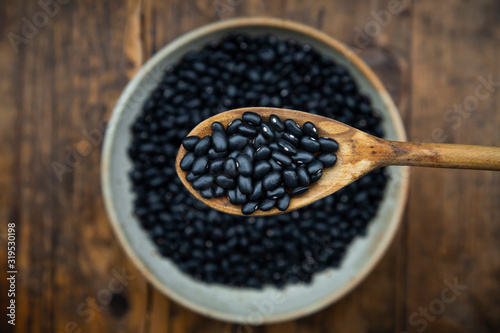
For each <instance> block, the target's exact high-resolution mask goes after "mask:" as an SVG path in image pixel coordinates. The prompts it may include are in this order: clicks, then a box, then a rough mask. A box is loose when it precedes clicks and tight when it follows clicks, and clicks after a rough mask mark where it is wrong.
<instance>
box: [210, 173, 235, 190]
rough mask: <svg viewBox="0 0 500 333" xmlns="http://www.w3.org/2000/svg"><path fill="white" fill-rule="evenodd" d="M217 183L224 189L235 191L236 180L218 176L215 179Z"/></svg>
mask: <svg viewBox="0 0 500 333" xmlns="http://www.w3.org/2000/svg"><path fill="white" fill-rule="evenodd" d="M215 182H216V183H217V185H219V186H220V187H222V188H223V189H233V188H235V187H236V180H234V179H233V178H229V177H227V176H225V175H218V176H217V177H216V178H215Z"/></svg>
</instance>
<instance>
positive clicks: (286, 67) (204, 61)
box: [129, 34, 387, 288]
mask: <svg viewBox="0 0 500 333" xmlns="http://www.w3.org/2000/svg"><path fill="white" fill-rule="evenodd" d="M251 106H264V107H281V108H287V109H292V110H301V111H305V112H311V113H314V114H319V115H323V116H326V117H331V118H334V119H336V120H339V121H341V122H343V123H346V124H348V125H351V126H353V127H355V128H358V129H360V130H363V131H365V132H368V133H370V134H373V135H376V136H379V137H383V131H382V127H381V126H380V120H381V118H380V116H379V114H378V113H377V111H376V110H374V109H373V107H372V106H371V103H370V99H369V98H368V97H367V96H365V95H363V94H362V93H360V92H359V90H358V86H357V84H356V82H355V81H354V80H353V77H352V76H351V74H350V73H349V72H348V71H347V70H346V69H345V68H344V67H343V66H341V65H338V64H336V63H335V62H334V61H333V60H331V59H330V58H328V57H325V56H322V55H321V54H319V53H318V52H316V51H315V50H314V49H313V48H312V47H311V46H310V45H307V44H300V43H298V42H297V41H295V40H292V39H290V40H278V39H277V38H276V37H274V36H270V35H260V36H255V37H251V36H246V35H239V34H235V35H229V36H227V37H225V38H223V39H222V40H219V41H215V42H213V43H210V44H208V45H206V46H205V47H203V48H202V49H200V50H199V51H195V52H190V53H188V54H186V55H185V56H184V57H183V58H182V59H181V60H180V61H179V62H178V63H177V64H175V65H174V66H172V67H171V68H170V69H168V70H167V71H166V72H165V76H164V77H163V79H162V80H161V82H159V83H158V87H157V88H156V89H155V90H154V91H153V93H152V94H151V96H150V98H149V99H148V100H147V101H146V102H145V104H144V107H143V111H142V113H141V114H140V115H139V116H138V118H137V119H136V121H135V122H134V123H133V125H132V135H133V139H132V142H131V145H130V148H129V155H130V158H131V160H132V162H133V169H132V170H131V172H130V178H131V181H132V183H133V191H134V192H135V194H136V198H135V201H134V214H135V215H136V217H137V219H138V220H139V221H140V223H141V225H142V226H143V228H144V229H145V230H146V231H147V232H148V233H149V235H150V237H151V239H152V241H153V242H154V243H155V244H156V245H157V247H158V251H159V252H160V253H161V254H162V255H164V256H165V257H168V258H170V260H172V261H173V262H175V263H176V264H177V266H178V268H179V269H180V270H182V271H183V272H185V273H186V274H188V275H190V276H192V277H193V278H194V279H197V280H200V281H204V282H206V283H219V284H224V285H230V286H237V287H249V288H260V287H262V286H263V285H274V286H277V287H283V286H284V285H287V284H291V283H298V282H301V283H308V282H310V281H311V279H312V277H313V275H314V274H315V273H317V272H320V271H322V270H325V269H327V268H331V267H338V266H339V265H340V263H341V260H342V258H343V256H344V254H345V251H346V249H347V247H348V245H349V243H350V242H351V241H352V240H353V239H354V238H355V237H356V236H357V235H364V234H365V233H366V230H367V226H368V224H369V222H370V220H372V218H373V217H374V216H375V214H376V212H377V209H378V206H379V203H380V201H381V199H382V197H383V195H384V189H385V186H386V182H387V178H386V176H385V173H384V171H383V170H382V169H379V170H377V171H374V172H372V173H370V174H368V175H366V176H365V177H363V178H361V179H359V180H358V181H356V182H354V183H352V184H351V185H349V186H348V187H345V188H344V189H342V190H340V191H338V192H336V193H334V194H332V195H331V196H328V197H326V198H324V199H322V200H319V201H317V202H315V203H313V204H312V205H310V206H307V207H305V208H302V209H300V210H297V211H294V212H291V213H285V214H281V215H276V216H270V217H253V216H250V217H239V216H233V215H228V214H223V213H220V212H218V211H215V210H212V209H210V208H208V207H207V206H206V205H204V204H203V203H201V202H200V201H199V200H197V199H195V198H193V196H192V195H191V194H190V193H189V192H188V190H187V189H186V188H184V186H183V185H182V183H181V181H180V179H179V178H178V177H177V175H176V171H175V158H176V155H177V150H178V149H179V147H180V145H181V144H182V140H183V138H184V137H186V136H187V135H188V133H189V132H190V131H191V130H192V129H193V128H194V127H195V126H196V125H198V124H199V123H200V122H201V121H203V120H204V119H206V118H209V117H210V116H212V115H215V114H217V113H220V112H223V111H227V110H230V109H235V108H241V107H251Z"/></svg>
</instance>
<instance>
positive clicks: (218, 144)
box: [212, 124, 228, 153]
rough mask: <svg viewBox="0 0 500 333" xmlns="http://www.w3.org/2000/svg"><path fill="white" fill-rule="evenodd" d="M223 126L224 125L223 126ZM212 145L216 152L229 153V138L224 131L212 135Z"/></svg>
mask: <svg viewBox="0 0 500 333" xmlns="http://www.w3.org/2000/svg"><path fill="white" fill-rule="evenodd" d="M221 126H222V124H221ZM212 144H213V146H214V149H215V151H216V152H219V153H222V152H226V151H227V145H228V142H227V136H226V132H224V131H220V130H218V131H215V132H213V133H212Z"/></svg>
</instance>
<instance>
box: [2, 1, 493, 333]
mask: <svg viewBox="0 0 500 333" xmlns="http://www.w3.org/2000/svg"><path fill="white" fill-rule="evenodd" d="M59 1H60V2H61V3H62V2H66V3H67V4H64V5H60V6H59V9H58V12H57V13H55V14H54V15H53V17H50V18H48V20H47V22H45V23H46V24H45V25H44V24H43V23H44V22H43V20H41V21H38V23H39V25H41V27H39V28H37V29H38V31H37V32H36V33H34V35H33V31H31V32H30V31H25V33H31V35H30V38H27V40H26V44H25V45H20V46H19V50H18V52H17V53H16V52H14V48H13V46H12V44H11V42H10V41H9V37H8V36H9V35H8V34H9V33H11V32H12V33H15V34H17V35H20V36H21V35H22V33H23V32H22V26H23V24H24V23H23V17H25V18H26V19H27V20H28V21H30V22H33V15H35V17H36V18H38V19H40V17H37V16H36V15H37V13H38V12H39V11H40V10H41V7H40V5H39V4H37V1H34V0H33V1H29V0H2V1H1V2H0V32H1V34H0V136H1V140H0V184H1V188H0V202H1V206H0V219H1V221H2V229H1V233H2V234H1V247H0V255H1V258H2V259H1V261H2V273H1V274H0V287H1V290H0V293H1V295H0V300H1V308H2V311H5V310H4V309H5V306H6V304H7V303H6V302H7V296H6V293H7V280H6V276H5V274H6V273H5V271H6V270H5V269H4V268H5V260H6V255H7V254H6V232H7V229H6V224H7V223H8V222H15V223H16V230H17V270H18V275H17V295H16V301H17V321H16V326H15V329H13V327H12V326H10V325H7V323H6V321H7V319H6V317H5V315H4V314H3V312H2V316H1V317H0V322H1V324H0V328H1V331H2V332H10V331H15V332H202V331H203V332H237V331H238V327H237V326H235V325H231V324H227V323H224V322H220V321H216V320H211V319H208V318H205V317H202V316H199V315H197V314H195V313H193V312H192V311H190V310H187V309H185V308H183V307H182V306H179V305H178V304H176V303H174V302H171V301H170V300H169V299H168V298H166V297H165V296H163V295H162V294H160V293H159V292H158V291H156V290H155V289H154V288H153V287H152V286H151V285H150V284H148V283H147V281H146V280H145V279H144V277H143V276H141V274H140V272H139V271H138V270H137V269H136V268H135V267H134V266H133V265H132V264H131V262H130V261H129V260H128V259H127V257H126V256H125V254H124V252H123V250H122V248H121V247H120V245H119V244H118V243H117V240H116V238H115V237H114V235H113V233H112V231H111V229H110V226H109V224H108V221H107V217H106V213H105V211H104V206H103V201H102V196H101V190H100V180H99V161H100V150H101V142H100V140H99V139H98V137H97V140H94V142H90V141H89V140H88V139H87V137H86V136H85V133H86V132H85V131H88V132H91V131H93V130H94V132H92V133H97V132H96V131H99V123H100V121H101V120H103V119H108V118H109V116H110V113H111V110H112V107H113V104H114V103H115V101H116V100H117V98H118V96H119V95H120V93H121V91H122V89H123V88H124V86H125V85H126V83H127V81H128V80H129V79H130V78H131V77H132V76H133V75H134V73H135V72H136V71H137V69H138V68H139V67H140V66H141V64H142V63H144V62H145V61H146V60H147V59H149V58H150V57H151V56H152V55H153V54H154V53H155V52H156V51H157V50H159V49H160V48H161V47H163V46H164V45H165V44H167V43H168V42H170V41H171V40H172V39H174V38H176V37H177V36H179V35H181V34H183V33H185V32H187V31H190V30H191V29H193V28H196V27H199V26H201V25H203V24H206V23H209V22H214V21H217V20H220V19H223V18H229V17H236V16H249V15H268V16H275V17H281V18H287V19H292V20H295V21H298V22H302V23H306V24H309V25H311V26H314V27H316V28H318V29H320V30H322V31H324V32H326V33H328V34H329V35H331V36H333V37H335V38H337V39H339V40H341V41H343V42H344V43H346V44H348V45H350V46H352V47H353V48H354V50H355V51H356V52H358V53H359V54H360V55H361V56H362V57H363V58H364V59H365V60H366V61H367V62H368V63H369V65H370V66H371V67H372V68H374V69H375V70H376V71H377V73H379V75H380V76H381V79H382V81H383V82H384V84H385V85H386V86H387V87H388V88H389V90H390V91H391V94H392V95H393V97H394V99H395V101H396V103H397V105H398V107H399V110H400V112H401V115H402V117H403V119H404V122H405V126H406V128H407V130H408V134H409V138H410V139H412V140H416V141H439V142H450V143H453V142H456V143H463V144H483V145H500V112H499V111H498V110H499V109H500V91H499V90H500V89H499V88H500V84H497V86H496V87H489V88H490V89H491V91H488V90H485V88H480V90H479V91H480V93H482V94H485V93H486V92H487V93H489V96H487V97H485V98H484V99H483V100H481V101H480V103H479V105H477V107H476V108H475V109H474V110H473V111H472V112H466V113H462V114H460V113H454V111H447V110H448V109H450V108H453V107H454V105H457V107H460V105H461V104H463V103H464V102H471V101H473V100H474V99H473V97H470V96H475V94H476V89H477V87H478V86H479V85H481V81H480V79H478V78H479V77H483V78H485V79H488V77H489V76H490V75H491V76H492V79H493V81H495V82H500V61H499V59H500V19H499V18H500V3H499V2H498V1H495V0H477V1H472V0H471V1H458V0H457V1H432V0H421V1H418V0H415V1H406V2H404V4H403V5H404V10H403V11H402V12H401V13H399V14H394V15H390V21H389V22H386V21H387V19H386V21H383V22H382V21H381V23H377V24H375V23H373V22H376V21H375V18H374V16H373V14H372V11H375V12H378V11H381V10H387V9H388V8H389V3H390V2H391V1H381V0H380V1H379V0H372V1H352V0H344V1H331V0H314V1H313V0H309V1H299V0H294V1H286V0H273V1H271V0H267V1H266V0H207V1H203V0H158V1H156V0H129V1H96V0H94V1H91V0H64V1H63V0H59ZM36 18H35V19H36ZM42 19H43V17H42ZM370 22H372V23H370ZM377 26H378V28H379V29H377ZM356 27H358V28H359V29H362V30H363V29H365V28H368V29H373V30H370V31H372V32H373V35H374V36H373V38H370V44H369V45H364V44H363V45H362V44H360V42H362V40H361V39H359V40H357V39H356V36H357V33H356V29H357V28H356ZM10 36H12V34H10ZM453 117H455V118H453ZM77 149H78V150H79V151H81V152H84V153H85V154H84V155H85V156H83V157H82V158H81V159H80V160H77V161H76V162H75V164H74V167H72V168H70V169H69V170H66V172H65V173H64V174H63V175H62V176H61V179H59V178H58V176H57V174H56V172H54V169H53V165H54V162H56V163H62V164H64V163H65V159H66V158H67V156H68V155H71V153H70V152H71V151H75V150H77ZM113 270H116V271H122V270H125V272H126V274H128V275H132V276H133V279H132V280H131V281H130V282H129V283H128V284H127V286H126V287H125V288H124V289H123V291H121V292H119V293H116V294H114V295H113V296H112V298H111V299H108V301H109V304H107V305H105V306H102V307H99V306H100V303H99V301H96V298H97V297H98V296H103V295H104V296H105V295H108V296H109V294H106V293H102V290H106V288H107V286H108V283H109V281H110V280H111V279H112V278H113V276H114V275H113V273H112V272H113ZM454 279H456V280H457V282H458V283H459V284H461V285H466V286H467V288H466V289H465V290H463V291H462V292H461V294H460V295H459V296H458V297H456V299H455V300H454V301H452V302H450V303H442V304H445V308H444V309H439V304H440V301H439V300H440V299H441V298H442V296H441V293H442V291H443V290H444V289H445V288H446V287H447V284H446V283H445V282H444V281H445V280H448V281H449V282H453V281H454ZM446 295H447V296H449V295H448V294H446ZM105 303H107V301H106V302H105ZM429 306H436V309H437V310H438V311H439V310H442V313H440V314H439V315H436V316H434V315H432V314H431V315H429V317H427V319H423V318H425V316H424V315H420V314H417V315H416V317H412V315H413V314H414V313H415V312H418V311H420V310H419V309H420V308H422V309H424V308H428V307H429ZM82 312H83V313H84V314H83V315H82ZM79 313H80V314H79ZM429 313H430V312H429ZM414 316H415V315H414ZM411 318H413V319H414V320H415V321H416V320H421V321H420V322H419V323H418V324H417V325H415V323H413V324H412V323H411V322H410V321H411ZM422 321H425V322H426V325H425V327H424V324H423V323H422ZM499 330H500V173H494V172H486V171H458V170H438V169H418V170H417V169H414V170H413V171H412V174H411V192H410V198H409V203H408V207H407V210H406V214H405V217H404V221H403V223H402V227H401V228H400V230H399V232H398V234H397V237H396V239H395V241H394V242H393V244H392V246H391V247H390V249H389V251H388V252H387V254H386V255H385V257H384V259H383V260H382V261H381V263H380V264H379V265H378V266H377V267H376V268H375V270H374V271H373V272H372V273H371V275H370V276H369V277H368V278H367V279H366V280H365V281H364V282H363V283H362V284H361V285H360V286H359V287H358V288H357V289H356V290H355V291H354V292H352V293H350V294H349V295H347V296H346V297H345V298H344V299H342V300H341V301H340V302H338V303H337V304H334V305H331V306H329V307H328V308H327V309H325V310H323V311H321V312H319V313H317V314H314V315H311V316H308V317H306V318H302V319H299V320H296V321H291V322H286V323H281V324H276V325H270V326H265V327H255V328H253V332H267V333H278V332H287V333H288V332H297V333H298V332H334V331H335V332H398V333H399V332H401V331H408V332H416V331H420V332H422V331H426V332H479V333H481V332H498V331H499ZM240 331H241V330H240ZM243 332H245V331H243Z"/></svg>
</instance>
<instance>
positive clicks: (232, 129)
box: [226, 119, 243, 136]
mask: <svg viewBox="0 0 500 333" xmlns="http://www.w3.org/2000/svg"><path fill="white" fill-rule="evenodd" d="M242 123H243V120H241V119H235V120H233V121H232V122H231V123H230V124H229V125H228V126H227V128H226V134H227V135H228V136H230V135H233V134H236V133H238V127H240V125H241V124H242Z"/></svg>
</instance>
